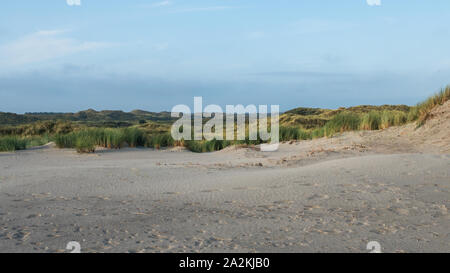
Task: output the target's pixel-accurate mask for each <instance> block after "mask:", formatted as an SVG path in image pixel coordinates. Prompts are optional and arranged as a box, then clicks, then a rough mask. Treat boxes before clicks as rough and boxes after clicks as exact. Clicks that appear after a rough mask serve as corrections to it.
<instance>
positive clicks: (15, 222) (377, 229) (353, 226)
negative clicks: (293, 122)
mask: <svg viewBox="0 0 450 273" xmlns="http://www.w3.org/2000/svg"><path fill="white" fill-rule="evenodd" d="M449 106H450V104H448V103H447V104H446V105H444V106H442V107H440V108H438V109H436V115H435V116H434V117H433V119H432V120H430V121H429V122H427V124H425V126H423V127H422V128H419V129H416V128H415V126H414V125H407V126H403V127H396V128H390V129H387V130H383V131H377V132H352V133H345V134H342V135H340V136H337V137H334V138H328V139H327V138H324V139H319V140H313V141H301V142H290V143H283V144H281V146H280V149H279V151H277V152H274V153H264V152H260V151H258V148H257V147H248V148H235V147H231V148H227V149H225V150H223V151H219V152H215V153H206V154H195V153H191V152H189V151H186V150H183V149H170V150H152V149H131V148H127V149H122V150H100V151H98V152H97V153H96V154H92V155H79V154H77V153H76V152H75V151H73V150H68V149H63V150H60V149H56V148H54V147H53V146H52V145H47V146H45V147H40V148H37V149H32V150H27V151H19V152H16V153H0V252H68V251H67V250H66V249H65V248H66V245H67V243H69V242H71V241H77V242H79V243H80V245H81V251H82V252H367V249H366V246H367V243H368V242H370V241H378V242H379V243H380V244H381V247H382V251H383V252H449V251H450V234H449V231H450V216H449V214H448V210H449V209H450V202H449V197H450V188H449V187H450V179H449V177H450V176H449V170H450V154H449V152H450V151H449V137H448V135H449V132H450V131H449V128H450V127H449V126H448V125H449V121H450V119H449V117H448V113H449V111H448V108H449Z"/></svg>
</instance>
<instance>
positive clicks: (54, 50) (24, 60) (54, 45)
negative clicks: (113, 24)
mask: <svg viewBox="0 0 450 273" xmlns="http://www.w3.org/2000/svg"><path fill="white" fill-rule="evenodd" d="M64 33H67V31H64V30H43V31H38V32H35V33H32V34H29V35H26V36H24V37H22V38H20V39H18V40H16V41H13V42H11V43H8V44H5V45H0V64H2V65H23V64H29V63H36V62H41V61H46V60H51V59H55V58H59V57H64V56H68V55H72V54H75V53H79V52H84V51H90V50H95V49H99V48H104V47H107V46H110V45H111V44H108V43H101V42H83V41H78V40H75V39H71V38H65V37H61V36H62V34H64Z"/></svg>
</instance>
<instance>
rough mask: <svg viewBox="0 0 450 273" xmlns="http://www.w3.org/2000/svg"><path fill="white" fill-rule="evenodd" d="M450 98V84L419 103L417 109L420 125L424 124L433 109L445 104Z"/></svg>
mask: <svg viewBox="0 0 450 273" xmlns="http://www.w3.org/2000/svg"><path fill="white" fill-rule="evenodd" d="M449 99H450V86H447V87H446V88H444V89H442V90H441V91H440V92H439V93H437V94H435V95H433V96H431V97H429V98H428V99H427V100H425V101H423V102H421V103H419V104H418V105H417V106H416V108H417V109H415V112H416V115H417V119H418V121H419V126H421V125H423V124H424V123H425V121H426V120H427V119H429V118H430V113H431V110H433V108H434V107H436V106H438V105H442V104H444V103H445V102H446V101H448V100H449Z"/></svg>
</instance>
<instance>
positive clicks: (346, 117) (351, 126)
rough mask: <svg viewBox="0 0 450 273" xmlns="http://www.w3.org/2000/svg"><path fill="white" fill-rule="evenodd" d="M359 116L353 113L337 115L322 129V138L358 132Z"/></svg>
mask: <svg viewBox="0 0 450 273" xmlns="http://www.w3.org/2000/svg"><path fill="white" fill-rule="evenodd" d="M360 123H361V116H360V115H358V114H355V113H345V112H343V113H339V114H337V115H336V116H334V117H333V118H332V119H331V120H330V121H328V122H327V123H326V124H325V126H324V127H323V130H324V132H323V133H324V136H332V135H334V134H336V133H343V132H346V131H354V130H359V128H360Z"/></svg>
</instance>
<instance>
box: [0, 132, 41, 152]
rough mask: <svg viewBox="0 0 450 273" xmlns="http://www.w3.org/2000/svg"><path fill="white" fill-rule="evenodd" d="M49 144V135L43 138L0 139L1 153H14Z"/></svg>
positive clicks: (8, 137) (12, 137)
mask: <svg viewBox="0 0 450 273" xmlns="http://www.w3.org/2000/svg"><path fill="white" fill-rule="evenodd" d="M48 142H49V138H48V136H47V135H44V136H42V137H39V136H34V137H18V136H4V137H0V152H13V151H18V150H25V149H27V148H31V147H36V146H41V145H44V144H47V143H48Z"/></svg>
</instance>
